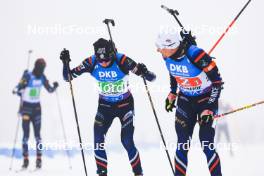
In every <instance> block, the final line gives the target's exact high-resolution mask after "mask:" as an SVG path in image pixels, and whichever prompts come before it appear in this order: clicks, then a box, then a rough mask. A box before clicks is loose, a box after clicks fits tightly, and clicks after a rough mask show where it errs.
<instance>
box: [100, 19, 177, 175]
mask: <svg viewBox="0 0 264 176" xmlns="http://www.w3.org/2000/svg"><path fill="white" fill-rule="evenodd" d="M103 22H104V23H105V24H106V25H107V29H108V33H109V36H110V40H111V42H112V47H113V48H114V47H115V46H114V43H113V38H112V35H111V30H110V27H109V23H111V24H112V26H115V22H114V20H113V19H105V20H104V21H103ZM114 51H115V52H116V50H115V48H114ZM142 78H143V82H144V85H145V88H146V91H147V94H148V97H149V101H150V104H151V108H152V110H153V113H154V116H155V119H156V122H157V125H158V128H159V132H160V136H161V139H162V142H163V144H164V146H165V151H166V154H167V157H168V160H169V163H170V167H171V170H172V173H173V175H174V169H173V165H172V162H171V159H170V154H169V152H168V149H167V145H166V142H165V139H164V136H163V133H162V130H161V127H160V123H159V120H158V117H157V113H156V110H155V108H154V104H153V101H152V98H151V95H150V92H149V89H148V85H147V81H146V79H145V78H144V77H143V76H142Z"/></svg>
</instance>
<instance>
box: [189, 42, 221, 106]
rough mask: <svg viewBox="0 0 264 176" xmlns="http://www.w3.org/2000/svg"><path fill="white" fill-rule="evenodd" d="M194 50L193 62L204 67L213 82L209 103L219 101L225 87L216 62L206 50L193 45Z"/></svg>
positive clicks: (201, 67) (191, 56)
mask: <svg viewBox="0 0 264 176" xmlns="http://www.w3.org/2000/svg"><path fill="white" fill-rule="evenodd" d="M190 48H192V51H191V52H190V57H189V58H191V60H192V62H193V63H194V64H195V65H196V66H197V67H198V68H200V69H202V70H203V71H204V72H205V73H206V75H207V77H208V78H209V79H210V81H211V82H212V83H213V85H212V90H211V94H210V97H209V100H208V104H214V103H215V102H217V101H218V99H219V97H220V94H221V90H222V89H223V87H222V85H223V82H222V77H221V75H220V73H219V70H218V67H217V65H216V63H215V62H214V61H213V60H212V57H210V56H209V55H208V54H207V53H206V52H205V51H203V50H202V49H200V48H197V47H196V46H191V47H190Z"/></svg>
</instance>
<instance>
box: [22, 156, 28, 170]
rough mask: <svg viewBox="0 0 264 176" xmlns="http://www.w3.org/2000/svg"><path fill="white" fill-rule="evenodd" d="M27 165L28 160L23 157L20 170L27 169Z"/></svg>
mask: <svg viewBox="0 0 264 176" xmlns="http://www.w3.org/2000/svg"><path fill="white" fill-rule="evenodd" d="M28 165H29V160H28V158H27V157H24V160H23V165H22V169H27V168H28Z"/></svg>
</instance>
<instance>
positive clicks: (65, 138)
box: [56, 90, 72, 169]
mask: <svg viewBox="0 0 264 176" xmlns="http://www.w3.org/2000/svg"><path fill="white" fill-rule="evenodd" d="M56 100H57V106H58V111H59V116H60V121H61V127H62V132H63V138H64V142H65V143H66V154H67V156H68V161H69V168H70V169H72V164H71V158H70V153H69V150H68V149H67V146H68V145H67V144H68V140H67V136H66V131H65V126H64V121H63V117H62V111H61V104H60V98H59V93H58V91H57V90H56Z"/></svg>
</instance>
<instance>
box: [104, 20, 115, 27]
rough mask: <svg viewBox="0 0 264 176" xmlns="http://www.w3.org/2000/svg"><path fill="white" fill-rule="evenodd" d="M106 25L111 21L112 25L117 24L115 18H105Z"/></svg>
mask: <svg viewBox="0 0 264 176" xmlns="http://www.w3.org/2000/svg"><path fill="white" fill-rule="evenodd" d="M103 22H104V23H105V24H106V25H108V24H109V23H111V24H112V26H115V21H114V20H113V19H105V20H104V21H103Z"/></svg>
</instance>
